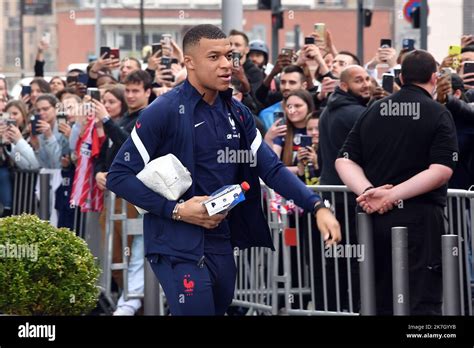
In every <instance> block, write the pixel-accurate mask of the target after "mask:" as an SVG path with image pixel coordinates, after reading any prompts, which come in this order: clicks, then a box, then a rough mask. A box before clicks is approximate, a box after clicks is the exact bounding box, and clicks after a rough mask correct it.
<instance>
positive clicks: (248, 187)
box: [240, 181, 250, 191]
mask: <svg viewBox="0 0 474 348" xmlns="http://www.w3.org/2000/svg"><path fill="white" fill-rule="evenodd" d="M240 187H242V190H244V191H248V190H250V185H249V183H248V182H247V181H244V182H243V183H241V184H240Z"/></svg>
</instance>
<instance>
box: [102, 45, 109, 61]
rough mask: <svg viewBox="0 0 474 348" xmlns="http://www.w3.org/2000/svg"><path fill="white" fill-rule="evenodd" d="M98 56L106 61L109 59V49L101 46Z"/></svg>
mask: <svg viewBox="0 0 474 348" xmlns="http://www.w3.org/2000/svg"><path fill="white" fill-rule="evenodd" d="M104 54H105V56H104ZM100 56H101V57H102V58H103V59H108V58H110V47H109V46H102V47H101V48H100Z"/></svg>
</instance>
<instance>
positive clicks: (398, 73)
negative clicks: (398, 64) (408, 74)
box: [393, 68, 402, 79]
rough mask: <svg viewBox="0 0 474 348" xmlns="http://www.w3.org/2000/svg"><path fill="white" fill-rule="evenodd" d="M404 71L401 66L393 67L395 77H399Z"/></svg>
mask: <svg viewBox="0 0 474 348" xmlns="http://www.w3.org/2000/svg"><path fill="white" fill-rule="evenodd" d="M401 72H402V69H400V68H395V69H393V73H394V74H395V78H396V79H398V77H399V76H400V73H401Z"/></svg>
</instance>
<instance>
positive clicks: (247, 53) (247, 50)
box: [244, 46, 250, 58]
mask: <svg viewBox="0 0 474 348" xmlns="http://www.w3.org/2000/svg"><path fill="white" fill-rule="evenodd" d="M249 52H250V47H249V46H247V47H245V51H244V54H245V56H246V58H248V55H249Z"/></svg>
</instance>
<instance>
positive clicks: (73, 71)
mask: <svg viewBox="0 0 474 348" xmlns="http://www.w3.org/2000/svg"><path fill="white" fill-rule="evenodd" d="M70 73H78V74H84V70H81V69H71V70H69V71H68V72H67V74H68V75H69V74H70Z"/></svg>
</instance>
